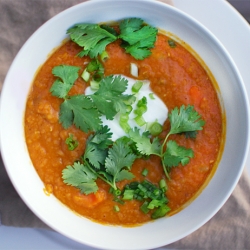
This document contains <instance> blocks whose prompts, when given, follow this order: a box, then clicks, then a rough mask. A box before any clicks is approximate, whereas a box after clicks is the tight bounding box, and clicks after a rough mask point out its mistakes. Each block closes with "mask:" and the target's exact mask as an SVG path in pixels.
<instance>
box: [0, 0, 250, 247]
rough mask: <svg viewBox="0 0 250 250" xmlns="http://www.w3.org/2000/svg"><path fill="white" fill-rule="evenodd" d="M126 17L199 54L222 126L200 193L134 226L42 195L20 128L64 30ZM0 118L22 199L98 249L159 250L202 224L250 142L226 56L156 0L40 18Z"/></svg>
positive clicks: (89, 5) (233, 178)
mask: <svg viewBox="0 0 250 250" xmlns="http://www.w3.org/2000/svg"><path fill="white" fill-rule="evenodd" d="M126 17H141V18H142V19H144V20H145V21H146V22H148V23H150V24H151V25H154V26H156V27H158V28H161V29H163V30H166V31H169V32H171V33H173V34H175V35H176V36H178V37H179V38H180V39H182V40H184V41H185V42H186V43H187V44H189V45H190V46H191V47H192V48H193V49H194V50H195V51H196V52H197V53H198V54H199V55H200V57H201V58H202V59H203V60H204V62H205V63H206V65H207V66H208V67H209V68H210V70H211V72H212V73H213V75H214V77H215V79H216V80H217V82H218V84H219V87H220V97H221V100H222V106H223V108H224V112H225V114H226V123H227V128H226V142H225V148H224V153H223V156H222V158H221V161H220V164H219V167H218V169H217V171H216V172H215V174H214V176H213V178H212V179H211V181H210V182H209V184H208V185H207V187H206V188H205V189H204V190H203V192H202V193H201V194H200V195H199V196H198V197H197V198H196V199H195V200H194V201H193V202H192V203H191V204H190V205H189V206H187V207H186V208H185V209H183V210H182V211H181V212H179V213H178V214H176V215H174V216H171V217H169V218H167V217H166V218H162V219H158V220H156V221H154V222H152V223H147V224H145V225H143V226H140V227H134V228H125V227H117V226H105V225H101V224H97V223H94V222H92V221H90V220H88V219H85V218H82V217H80V216H78V215H76V214H75V213H73V212H72V211H70V210H69V209H68V208H67V207H65V206H64V205H62V204H61V203H60V202H59V201H58V200H57V199H56V198H55V197H54V196H52V195H51V196H46V195H45V194H44V191H43V187H44V186H43V183H42V182H41V180H40V178H39V177H38V175H37V173H36V171H35V169H34V167H33V166H32V163H31V160H30V158H29V155H28V151H27V147H26V143H25V139H24V127H23V117H24V109H25V104H26V99H27V94H28V92H29V90H30V87H31V84H32V81H33V78H34V75H35V73H36V70H37V69H38V68H39V66H40V65H41V64H42V63H43V62H44V61H45V60H46V59H47V55H48V54H49V53H50V52H51V51H52V50H53V49H54V48H55V47H57V46H58V45H59V44H60V43H61V41H62V40H63V39H64V38H65V37H66V30H67V28H69V27H71V26H72V25H73V24H75V23H79V22H93V23H97V22H103V21H110V20H119V19H122V18H126ZM48 38H49V39H48ZM38 48H39V49H38ZM0 121H1V129H0V130H1V150H2V157H3V161H4V164H5V166H6V169H7V172H8V174H9V177H10V179H11V181H12V182H13V184H14V186H15V188H16V190H17V191H18V193H19V195H20V196H21V198H22V199H23V200H24V202H25V203H26V204H27V205H28V206H29V207H30V209H31V210H32V211H33V212H34V213H35V214H36V215H37V216H38V217H39V218H40V219H42V220H43V221H44V222H45V223H47V224H48V225H49V226H50V227H51V228H53V229H54V230H56V231H58V232H60V233H62V234H63V235H65V236H68V237H69V238H71V239H73V240H76V241H78V242H81V243H84V244H87V245H90V246H94V247H98V248H102V249H150V248H156V247H160V246H163V245H167V244H170V243H172V242H174V241H177V240H179V239H181V238H183V237H185V236H187V235H188V234H190V233H192V232H193V231H195V230H196V229H198V228H199V227H201V226H202V225H203V224H204V223H206V222H207V221H208V220H209V219H210V218H211V217H212V216H213V215H214V214H215V213H216V212H217V211H218V210H219V209H220V208H221V207H222V205H223V204H224V203H225V201H226V200H227V199H228V197H229V196H230V194H231V193H232V191H233V189H234V187H235V186H236V184H237V182H238V180H239V177H240V175H241V173H242V170H243V165H244V162H245V159H246V153H247V152H248V144H249V139H248V137H249V114H248V105H247V97H246V91H245V89H244V85H243V82H242V79H241V77H240V75H239V73H238V70H237V68H236V66H235V64H234V63H233V61H232V59H231V57H230V55H229V54H228V53H227V51H226V50H225V49H224V48H223V46H222V45H221V44H220V42H219V41H218V40H217V39H216V38H215V37H214V36H213V35H212V34H211V33H210V32H209V31H208V30H207V29H206V28H204V27H203V26H201V25H200V24H199V23H197V21H195V20H194V19H193V18H191V17H189V16H187V15H186V14H183V13H182V12H180V11H179V10H177V9H175V8H174V7H171V6H168V5H166V4H163V3H160V2H155V1H143V0H140V1H136V0H131V1H128V0H124V1H120V0H113V1H111V0H101V1H91V2H85V3H82V4H79V5H76V6H74V7H72V8H70V9H68V10H66V11H64V12H62V13H60V14H59V15H57V16H55V17H54V18H52V19H51V20H50V21H48V22H47V23H45V24H44V25H43V26H42V27H41V28H39V29H38V30H37V31H36V32H35V33H34V34H33V35H32V36H31V37H30V39H29V40H28V41H27V42H26V43H25V45H24V46H23V47H22V49H21V50H20V52H19V53H18V55H17V56H16V58H15V60H14V62H13V63H12V65H11V67H10V69H9V72H8V74H7V77H6V79H5V83H4V87H3V90H2V98H1V117H0Z"/></svg>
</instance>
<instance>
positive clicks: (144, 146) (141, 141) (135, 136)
mask: <svg viewBox="0 0 250 250" xmlns="http://www.w3.org/2000/svg"><path fill="white" fill-rule="evenodd" d="M129 137H130V138H131V139H132V140H133V141H134V142H135V144H136V147H137V150H138V151H139V152H140V153H141V154H143V155H151V154H155V155H159V154H160V149H161V144H160V141H159V139H158V138H157V137H155V138H154V139H153V141H152V142H151V141H150V138H149V133H148V132H144V133H142V134H140V130H139V129H138V128H137V127H135V128H134V130H132V129H131V130H130V131H129Z"/></svg>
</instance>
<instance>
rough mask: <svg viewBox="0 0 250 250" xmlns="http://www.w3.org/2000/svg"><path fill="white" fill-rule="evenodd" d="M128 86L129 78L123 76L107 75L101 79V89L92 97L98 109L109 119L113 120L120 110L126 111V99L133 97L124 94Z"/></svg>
mask: <svg viewBox="0 0 250 250" xmlns="http://www.w3.org/2000/svg"><path fill="white" fill-rule="evenodd" d="M127 86H128V80H127V79H125V78H123V77H121V76H112V75H111V76H107V77H105V78H103V79H102V80H101V82H100V85H99V89H98V90H97V91H96V92H95V93H94V94H93V95H91V96H90V97H91V99H92V100H93V103H94V104H95V106H96V107H97V109H98V110H99V111H100V112H101V113H102V114H104V115H105V116H106V118H107V119H109V120H113V118H114V116H115V115H116V114H117V113H118V112H121V113H125V112H126V109H127V105H126V101H129V100H130V99H131V97H132V96H131V95H124V94H123V92H124V91H125V90H126V89H127Z"/></svg>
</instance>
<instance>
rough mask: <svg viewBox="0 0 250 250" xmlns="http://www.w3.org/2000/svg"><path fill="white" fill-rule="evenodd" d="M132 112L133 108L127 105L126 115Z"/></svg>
mask: <svg viewBox="0 0 250 250" xmlns="http://www.w3.org/2000/svg"><path fill="white" fill-rule="evenodd" d="M132 110H133V107H132V106H131V105H127V107H126V113H127V114H130V113H131V111H132Z"/></svg>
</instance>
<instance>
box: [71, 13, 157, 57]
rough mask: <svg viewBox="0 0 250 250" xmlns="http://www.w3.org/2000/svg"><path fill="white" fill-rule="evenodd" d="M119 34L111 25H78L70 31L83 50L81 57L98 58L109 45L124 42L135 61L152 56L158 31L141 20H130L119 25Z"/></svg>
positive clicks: (123, 45) (123, 44)
mask: <svg viewBox="0 0 250 250" xmlns="http://www.w3.org/2000/svg"><path fill="white" fill-rule="evenodd" d="M119 30H120V31H119V33H117V32H116V31H115V30H114V28H112V27H111V26H109V25H99V24H91V23H82V24H76V25H74V26H73V27H72V28H70V29H68V31H67V33H68V34H69V35H70V38H71V40H72V41H74V42H75V43H77V44H78V45H79V46H80V47H82V48H83V50H82V51H81V52H80V53H79V54H78V55H79V56H81V57H82V56H90V58H96V57H97V56H98V55H101V54H102V53H103V51H105V48H106V46H107V45H108V44H110V43H112V42H114V41H116V40H117V39H121V40H122V45H121V46H122V47H123V48H124V49H125V51H126V53H129V54H131V55H132V56H133V57H134V58H135V59H138V60H143V59H144V58H146V57H148V56H150V55H151V51H150V49H151V48H153V47H154V43H155V41H156V35H157V32H158V31H157V29H156V28H154V27H152V26H150V25H145V24H144V22H143V20H142V19H140V18H128V19H124V20H122V21H121V22H120V23H119Z"/></svg>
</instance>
